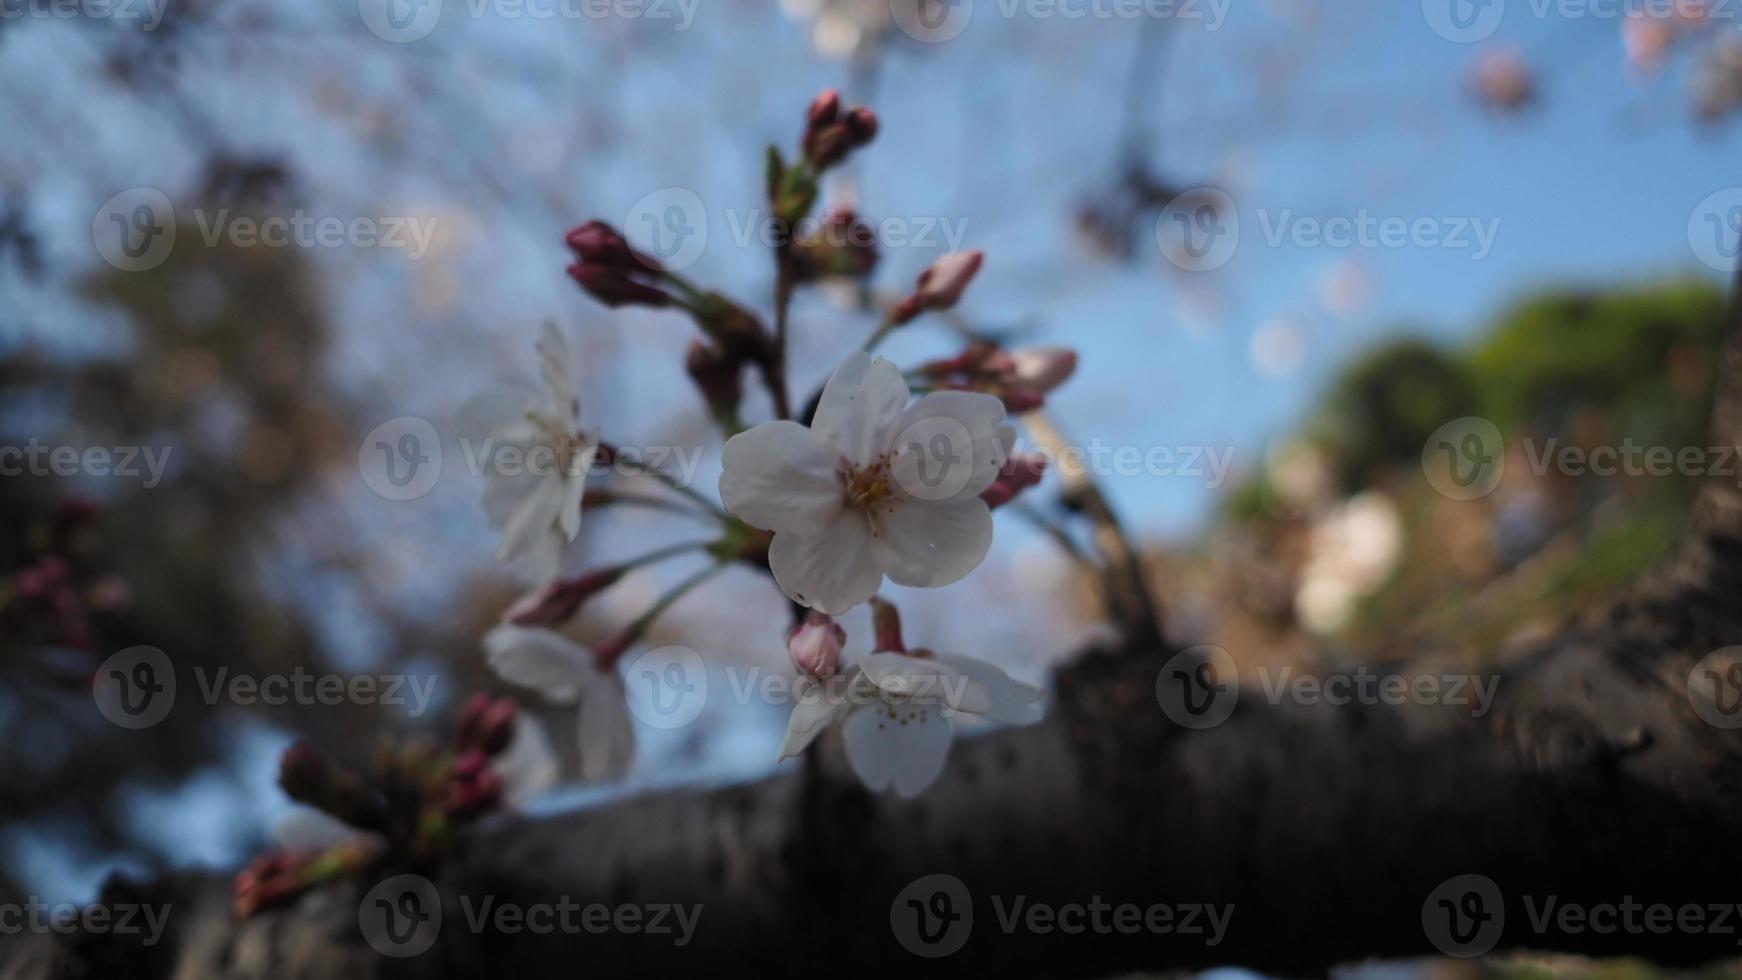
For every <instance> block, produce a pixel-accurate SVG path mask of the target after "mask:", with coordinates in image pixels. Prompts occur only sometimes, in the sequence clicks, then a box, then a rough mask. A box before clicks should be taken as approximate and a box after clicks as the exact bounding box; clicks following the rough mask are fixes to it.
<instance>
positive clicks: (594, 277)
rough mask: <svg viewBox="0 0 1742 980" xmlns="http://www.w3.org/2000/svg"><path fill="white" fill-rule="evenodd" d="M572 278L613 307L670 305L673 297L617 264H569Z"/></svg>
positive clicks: (595, 296) (593, 295)
mask: <svg viewBox="0 0 1742 980" xmlns="http://www.w3.org/2000/svg"><path fill="white" fill-rule="evenodd" d="M568 271H569V278H571V279H573V280H574V281H575V282H577V283H579V284H580V286H581V288H582V289H584V290H586V291H587V293H588V294H589V295H591V296H592V297H593V298H594V299H596V300H598V301H599V302H601V303H604V304H605V305H606V306H609V307H611V308H613V309H615V308H617V307H620V306H653V307H661V306H670V305H671V302H672V299H671V296H670V295H669V294H667V293H666V292H665V290H663V289H659V288H657V287H654V286H649V285H647V284H645V283H640V282H636V281H635V280H634V279H631V278H630V277H629V275H628V273H626V272H625V271H624V270H622V269H619V268H617V267H615V266H606V265H594V264H591V263H585V262H577V263H575V264H573V265H571V266H569V270H568Z"/></svg>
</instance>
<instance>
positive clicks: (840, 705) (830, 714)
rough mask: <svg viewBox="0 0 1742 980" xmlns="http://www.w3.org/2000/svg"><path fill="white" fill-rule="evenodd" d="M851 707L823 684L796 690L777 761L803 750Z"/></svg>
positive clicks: (782, 760)
mask: <svg viewBox="0 0 1742 980" xmlns="http://www.w3.org/2000/svg"><path fill="white" fill-rule="evenodd" d="M850 707H852V704H851V702H849V701H848V700H847V699H846V698H841V697H831V696H830V694H829V689H828V688H825V687H824V686H822V685H820V684H812V685H809V686H808V687H807V688H806V689H805V690H803V691H799V692H797V694H796V700H794V701H793V704H792V716H791V717H790V718H788V719H787V721H786V737H785V738H784V739H782V740H781V742H780V758H779V759H778V760H776V761H780V762H784V761H785V760H787V759H790V758H792V757H793V756H795V755H798V754H799V753H800V752H803V751H804V750H805V748H806V747H807V746H809V745H810V744H811V743H812V742H814V741H816V738H817V736H818V735H821V734H822V733H823V731H824V730H825V729H827V728H828V727H829V725H831V724H833V723H834V721H835V719H837V718H840V717H841V716H842V715H844V714H846V713H847V710H848V709H849V708H850Z"/></svg>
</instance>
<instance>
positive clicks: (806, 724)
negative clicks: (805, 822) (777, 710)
mask: <svg viewBox="0 0 1742 980" xmlns="http://www.w3.org/2000/svg"><path fill="white" fill-rule="evenodd" d="M955 714H967V715H976V716H979V717H983V718H986V719H989V720H991V721H996V722H1001V723H1003V724H1009V725H1026V724H1030V723H1032V722H1035V721H1038V720H1040V716H1041V705H1040V690H1039V689H1038V688H1034V687H1030V686H1029V685H1027V684H1023V683H1021V682H1019V681H1016V680H1013V679H1011V677H1010V676H1009V675H1008V674H1006V673H1004V672H1003V671H1002V670H999V669H998V668H997V667H994V666H993V665H991V664H989V663H986V662H985V661H983V660H976V659H973V658H971V657H958V656H950V655H945V654H933V653H929V652H927V651H924V650H916V651H914V652H912V653H873V654H871V655H870V656H867V657H864V658H861V660H860V662H859V664H858V665H857V666H855V667H854V668H853V669H851V670H849V671H848V672H846V673H845V674H842V675H838V677H837V679H836V680H835V681H833V682H817V681H814V680H812V679H810V678H803V679H801V681H800V685H799V687H798V688H797V697H796V700H795V703H794V704H793V709H792V716H791V717H790V718H789V719H788V722H787V732H786V738H785V740H784V741H783V742H782V743H781V746H780V758H781V759H786V758H788V757H791V756H794V755H797V754H798V753H800V752H802V751H804V749H805V747H806V746H808V745H810V743H811V742H813V741H815V740H816V738H817V736H818V735H820V734H822V732H823V731H824V730H825V729H827V728H828V727H829V726H830V725H831V724H833V723H835V722H836V721H840V722H841V735H842V740H843V741H844V742H845V744H846V749H847V763H848V764H849V765H850V766H851V767H852V769H853V772H854V773H855V774H856V775H857V776H858V777H859V780H860V782H862V783H864V784H865V786H866V787H867V788H869V789H872V790H879V791H881V790H892V791H893V792H894V793H895V794H896V795H897V796H901V797H904V798H911V797H914V796H917V795H919V793H920V792H921V791H922V790H924V789H925V788H926V787H927V786H930V785H931V784H932V783H933V782H934V781H935V780H936V779H937V778H938V775H939V774H940V773H942V772H943V769H944V760H945V759H946V758H947V757H948V756H949V751H950V742H951V741H952V740H953V739H954V737H955V730H954V722H952V721H951V716H952V715H955Z"/></svg>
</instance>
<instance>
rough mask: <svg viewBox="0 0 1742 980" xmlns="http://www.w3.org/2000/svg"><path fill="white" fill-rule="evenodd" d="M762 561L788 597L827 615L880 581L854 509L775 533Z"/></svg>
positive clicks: (860, 597)
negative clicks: (820, 524)
mask: <svg viewBox="0 0 1742 980" xmlns="http://www.w3.org/2000/svg"><path fill="white" fill-rule="evenodd" d="M981 506H982V507H984V506H985V505H984V504H981ZM768 567H769V569H770V570H771V571H772V572H774V580H775V581H776V582H778V583H780V588H781V589H782V590H783V591H784V592H785V593H786V594H787V596H788V597H790V598H791V599H792V601H793V602H796V603H798V604H799V605H801V606H808V607H809V608H811V609H815V610H817V611H819V612H826V613H828V614H829V615H831V616H839V615H840V614H841V613H844V612H846V611H847V610H849V609H851V608H853V607H854V606H856V605H858V604H859V603H861V602H864V601H865V600H867V599H869V598H871V597H872V596H874V595H876V594H877V587H878V586H879V585H882V584H883V572H882V571H881V570H880V569H879V567H878V564H877V562H876V560H875V559H874V558H873V556H872V553H871V531H870V529H869V528H868V527H866V525H865V518H864V517H863V516H862V515H861V514H859V513H858V512H856V511H842V512H841V513H840V514H839V515H838V516H836V518H835V519H834V521H833V522H831V523H830V524H829V526H828V527H827V528H825V529H824V530H823V532H822V533H821V534H810V535H805V534H790V533H782V534H776V535H775V536H774V542H773V543H772V544H770V545H769V547H768Z"/></svg>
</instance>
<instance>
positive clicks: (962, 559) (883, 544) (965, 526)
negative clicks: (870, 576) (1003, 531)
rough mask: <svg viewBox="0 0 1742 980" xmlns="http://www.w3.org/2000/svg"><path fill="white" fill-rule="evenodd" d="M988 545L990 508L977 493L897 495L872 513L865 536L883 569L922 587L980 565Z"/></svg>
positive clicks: (946, 580)
mask: <svg viewBox="0 0 1742 980" xmlns="http://www.w3.org/2000/svg"><path fill="white" fill-rule="evenodd" d="M991 547H992V511H991V510H989V509H988V508H987V507H986V504H985V502H984V501H982V500H980V499H979V498H978V497H971V498H969V499H967V500H948V501H944V502H942V503H935V504H931V503H925V502H923V501H918V500H906V501H902V502H901V503H899V504H897V505H896V506H895V507H893V508H891V509H890V510H889V511H888V512H887V513H884V514H881V515H879V516H878V519H877V536H876V537H874V538H872V539H871V550H872V552H873V553H874V554H875V555H876V556H877V563H878V565H879V566H880V567H881V568H882V569H883V572H884V574H886V575H888V576H889V577H890V578H891V579H894V580H895V581H896V582H899V583H901V584H902V585H911V586H915V587H917V588H922V589H935V588H937V587H939V586H944V585H949V584H950V583H952V582H957V581H960V580H961V579H962V577H963V576H965V575H967V574H968V573H969V572H971V571H973V570H974V569H976V568H978V567H980V563H981V562H982V561H985V560H986V552H987V551H988V550H989V549H990V548H991Z"/></svg>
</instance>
